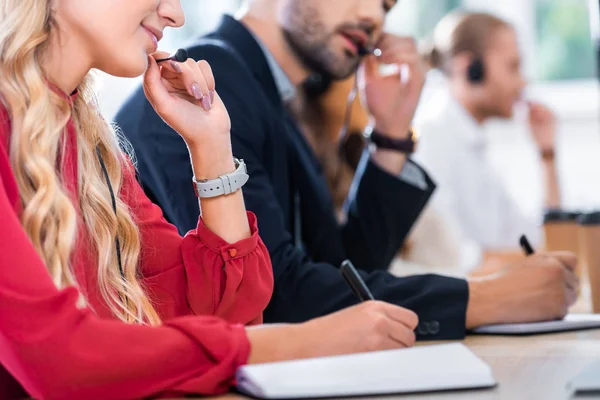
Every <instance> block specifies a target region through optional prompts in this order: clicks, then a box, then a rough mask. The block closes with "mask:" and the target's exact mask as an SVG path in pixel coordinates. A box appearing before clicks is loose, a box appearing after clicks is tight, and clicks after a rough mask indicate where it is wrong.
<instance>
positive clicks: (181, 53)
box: [156, 49, 188, 63]
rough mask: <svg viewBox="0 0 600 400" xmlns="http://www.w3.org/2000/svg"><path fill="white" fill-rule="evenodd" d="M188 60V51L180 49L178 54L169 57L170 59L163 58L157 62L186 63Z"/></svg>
mask: <svg viewBox="0 0 600 400" xmlns="http://www.w3.org/2000/svg"><path fill="white" fill-rule="evenodd" d="M187 59H188V53H187V51H185V50H184V49H179V50H177V52H176V53H175V55H173V56H171V57H168V58H162V59H160V60H156V62H157V63H160V62H163V61H177V62H180V63H182V62H185V61H186V60H187Z"/></svg>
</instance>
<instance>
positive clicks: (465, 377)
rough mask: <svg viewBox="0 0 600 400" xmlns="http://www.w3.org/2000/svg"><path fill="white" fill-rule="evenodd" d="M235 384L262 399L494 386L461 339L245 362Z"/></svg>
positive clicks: (482, 366)
mask: <svg viewBox="0 0 600 400" xmlns="http://www.w3.org/2000/svg"><path fill="white" fill-rule="evenodd" d="M236 379H237V388H238V390H240V391H241V392H242V393H245V394H247V395H250V396H253V397H257V398H262V399H292V398H293V399H300V398H323V397H328V398H331V397H349V396H368V395H384V394H402V393H420V392H436V391H446V390H464V389H482V388H489V387H494V386H495V385H496V381H495V380H494V377H493V374H492V370H491V369H490V367H489V366H488V365H487V364H486V363H484V362H483V361H482V360H481V359H479V358H478V357H477V356H476V355H475V354H473V353H472V352H471V351H470V350H469V349H468V348H467V347H466V346H464V345H463V344H460V343H454V344H444V345H434V346H421V347H414V348H410V349H401V350H390V351H379V352H373V353H362V354H353V355H346V356H335V357H323V358H312V359H307V360H298V361H286V362H277V363H269V364H257V365H246V366H243V367H241V368H239V369H238V371H237V374H236Z"/></svg>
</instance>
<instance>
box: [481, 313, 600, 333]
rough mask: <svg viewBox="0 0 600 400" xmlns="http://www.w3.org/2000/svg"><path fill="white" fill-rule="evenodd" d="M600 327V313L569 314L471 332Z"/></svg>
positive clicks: (514, 331) (552, 330) (488, 327)
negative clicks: (555, 318)
mask: <svg viewBox="0 0 600 400" xmlns="http://www.w3.org/2000/svg"><path fill="white" fill-rule="evenodd" d="M593 328H600V314H569V315H567V316H566V317H565V318H564V319H561V320H556V321H546V322H532V323H527V324H499V325H486V326H481V327H479V328H476V329H473V330H472V331H471V333H482V334H490V335H534V334H537V333H554V332H566V331H577V330H583V329H593Z"/></svg>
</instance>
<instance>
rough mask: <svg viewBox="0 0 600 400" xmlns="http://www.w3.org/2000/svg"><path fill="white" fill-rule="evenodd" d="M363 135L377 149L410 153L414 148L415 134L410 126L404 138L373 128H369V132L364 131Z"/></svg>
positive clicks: (415, 142)
mask: <svg viewBox="0 0 600 400" xmlns="http://www.w3.org/2000/svg"><path fill="white" fill-rule="evenodd" d="M365 136H366V137H367V138H368V139H369V141H370V142H371V143H373V144H374V145H375V146H376V147H377V148H378V149H386V150H395V151H399V152H401V153H406V154H412V153H414V152H415V150H416V145H417V141H416V135H415V133H414V130H413V129H412V128H411V129H410V130H409V135H408V137H407V138H405V139H396V138H391V137H389V136H386V135H384V134H383V133H380V132H378V131H376V130H375V129H373V130H371V132H370V133H368V132H365Z"/></svg>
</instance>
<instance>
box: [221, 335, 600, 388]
mask: <svg viewBox="0 0 600 400" xmlns="http://www.w3.org/2000/svg"><path fill="white" fill-rule="evenodd" d="M464 343H465V344H466V345H467V346H468V347H469V348H470V349H471V350H472V351H473V352H474V353H475V354H477V355H478V356H479V357H481V358H482V359H483V360H484V361H485V362H487V363H488V364H489V365H490V366H491V367H492V370H493V372H494V376H495V378H496V380H497V382H498V384H499V385H498V387H497V388H495V389H489V390H480V391H458V392H450V393H439V394H431V393H429V394H424V395H415V396H383V397H378V399H380V400H387V399H419V400H420V399H428V400H429V399H432V400H437V399H439V400H454V399H469V400H471V399H472V400H480V399H481V400H491V399H494V400H496V399H502V400H504V399H510V400H512V399H516V400H520V399H532V400H538V399H539V400H555V399H560V400H564V399H569V398H570V395H569V393H568V391H567V389H566V384H567V382H568V381H569V380H570V379H571V378H573V377H574V376H575V375H577V374H578V373H579V372H580V371H581V370H582V369H584V368H585V367H587V366H588V365H590V364H592V363H593V362H594V361H598V360H600V330H591V331H580V332H573V333H563V334H552V335H538V336H530V337H496V336H470V337H468V338H467V339H466V340H465V341H464ZM420 345H427V343H422V344H420ZM598 379H599V380H600V377H598ZM587 398H590V397H586V399H587ZM592 398H594V397H592ZM595 398H599V399H600V396H598V397H595ZM218 399H219V400H221V399H223V400H240V399H245V398H244V397H242V396H236V395H228V396H224V397H220V398H218Z"/></svg>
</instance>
